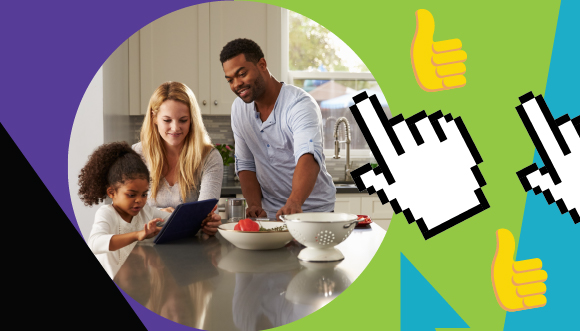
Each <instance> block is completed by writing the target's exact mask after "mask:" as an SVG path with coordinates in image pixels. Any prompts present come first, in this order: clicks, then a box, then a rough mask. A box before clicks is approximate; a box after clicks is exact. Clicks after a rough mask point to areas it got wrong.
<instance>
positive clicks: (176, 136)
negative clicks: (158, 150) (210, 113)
mask: <svg viewBox="0 0 580 331" xmlns="http://www.w3.org/2000/svg"><path fill="white" fill-rule="evenodd" d="M154 121H155V124H156V125H157V131H159V135H161V138H163V140H164V141H165V144H166V146H175V147H180V146H182V145H183V142H184V141H185V137H186V136H187V134H188V133H189V128H190V126H191V123H190V121H191V118H190V117H189V107H188V106H187V105H186V104H184V103H181V102H179V101H175V100H165V102H163V103H162V104H161V106H160V107H159V111H158V112H157V116H156V117H155V120H154Z"/></svg>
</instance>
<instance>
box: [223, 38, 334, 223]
mask: <svg viewBox="0 0 580 331" xmlns="http://www.w3.org/2000/svg"><path fill="white" fill-rule="evenodd" d="M220 61H221V63H222V67H223V70H224V73H225V77H226V80H227V81H228V83H229V84H230V88H231V89H232V91H233V92H234V93H235V94H236V95H237V96H238V98H236V100H235V101H234V103H233V104H232V131H233V133H234V139H235V142H236V148H235V158H236V163H235V166H236V173H237V174H238V177H239V178H240V183H241V185H242V193H243V194H244V197H245V198H246V202H247V204H248V209H247V211H246V215H247V216H248V217H263V216H267V217H276V218H277V217H278V216H280V215H289V214H295V213H301V212H302V211H304V212H329V211H333V210H334V202H335V199H336V188H335V187H334V183H333V182H332V177H331V176H330V174H329V173H328V171H326V165H325V159H324V154H323V153H322V146H323V145H322V139H323V138H322V137H323V133H322V116H321V114H320V109H319V108H318V104H317V103H316V101H314V99H313V98H312V97H311V96H310V95H309V94H308V93H306V92H305V91H304V90H302V89H300V88H297V87H295V86H292V85H287V84H284V83H282V82H279V81H277V80H276V78H274V77H273V76H272V75H271V74H270V71H269V70H268V67H267V65H266V60H265V59H264V53H263V52H262V50H261V48H260V46H258V44H256V43H255V42H253V41H252V40H249V39H236V40H233V41H230V42H229V43H228V44H227V45H225V46H224V48H223V49H222V51H221V54H220Z"/></svg>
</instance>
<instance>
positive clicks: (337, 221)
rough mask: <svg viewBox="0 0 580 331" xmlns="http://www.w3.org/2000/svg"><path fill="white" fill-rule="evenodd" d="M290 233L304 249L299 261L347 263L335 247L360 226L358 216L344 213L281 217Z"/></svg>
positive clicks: (302, 214) (299, 255) (303, 214)
mask: <svg viewBox="0 0 580 331" xmlns="http://www.w3.org/2000/svg"><path fill="white" fill-rule="evenodd" d="M280 219H282V220H283V221H284V223H286V226H287V227H288V231H290V234H292V236H293V237H294V238H295V239H296V240H297V241H298V242H299V243H301V244H302V245H304V246H306V248H305V249H303V250H302V251H300V254H298V259H300V260H302V261H306V262H332V261H342V260H344V255H342V253H341V252H340V251H339V250H338V249H336V248H334V246H336V245H338V244H340V243H341V242H343V241H345V240H346V238H348V236H349V235H350V234H351V232H352V230H353V229H354V227H355V226H356V224H357V223H358V221H357V219H358V216H357V215H354V214H345V213H301V214H292V215H283V216H280Z"/></svg>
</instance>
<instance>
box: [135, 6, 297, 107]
mask: <svg viewBox="0 0 580 331" xmlns="http://www.w3.org/2000/svg"><path fill="white" fill-rule="evenodd" d="M240 17H246V18H247V17H252V19H251V20H247V19H246V20H244V22H243V24H241V23H240V22H241V20H240ZM282 21H283V19H282V9H281V8H280V7H276V6H271V5H266V4H262V3H254V2H213V3H204V4H200V5H196V6H191V7H187V8H184V9H181V10H178V11H175V12H173V13H170V14H168V15H166V16H163V17H161V18H159V19H157V20H156V21H154V22H152V23H150V24H148V25H147V26H145V27H144V28H142V29H141V30H139V31H138V32H137V33H135V34H134V35H133V36H131V37H130V38H129V62H130V64H129V81H130V87H129V91H130V92H129V93H130V96H129V100H130V105H129V109H130V114H131V115H144V114H145V112H146V111H147V105H148V103H149V98H150V97H151V94H152V93H153V91H154V90H155V89H156V88H157V87H158V86H159V85H160V84H161V83H163V82H165V81H169V80H171V81H178V82H182V83H184V84H186V85H187V86H189V87H190V88H191V90H192V91H193V93H194V94H195V96H196V99H197V102H198V104H199V107H200V110H201V113H202V114H212V115H229V114H230V112H231V105H232V102H233V101H234V99H235V98H236V95H235V94H234V93H233V92H232V91H231V90H230V87H229V85H228V83H227V81H226V79H225V77H224V73H223V70H222V65H221V62H220V61H219V54H220V52H221V50H222V48H223V46H225V44H226V43H227V42H229V41H230V40H233V39H236V38H249V39H252V40H254V41H255V42H256V43H258V44H259V45H260V47H261V48H262V50H263V51H264V56H265V58H266V60H267V63H268V68H269V69H270V72H272V74H273V75H274V76H275V77H281V65H280V64H281V58H282V54H281V49H282V47H281V45H282V40H284V38H282V37H283V36H282V30H283V29H282ZM286 40H287V39H286Z"/></svg>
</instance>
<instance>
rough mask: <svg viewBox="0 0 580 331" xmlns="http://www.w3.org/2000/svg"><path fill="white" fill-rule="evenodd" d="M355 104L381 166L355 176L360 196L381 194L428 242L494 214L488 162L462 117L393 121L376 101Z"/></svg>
mask: <svg viewBox="0 0 580 331" xmlns="http://www.w3.org/2000/svg"><path fill="white" fill-rule="evenodd" d="M353 100H354V102H355V105H354V106H352V107H350V110H351V112H352V114H353V116H354V118H355V119H356V121H357V123H358V125H359V127H360V129H361V131H362V133H363V135H364V137H365V139H366V141H367V143H368V144H369V147H370V149H371V151H372V152H373V155H374V156H375V159H376V160H377V163H378V164H379V166H378V167H376V168H374V169H372V168H371V165H370V164H366V165H364V166H362V167H360V168H358V169H356V170H354V171H353V172H351V175H352V178H353V180H354V182H355V183H356V185H357V187H358V189H359V191H363V190H365V189H366V190H367V192H368V193H369V194H373V193H375V192H376V193H377V195H378V196H379V198H380V200H381V202H382V203H383V204H385V203H387V202H390V203H391V207H393V211H394V212H395V213H397V214H398V213H400V212H403V214H404V215H405V217H406V218H407V222H409V224H411V223H413V222H417V225H418V226H419V229H420V230H421V233H423V237H424V238H425V240H427V239H429V238H431V237H433V236H435V235H437V234H439V233H441V232H443V231H445V230H447V229H449V228H451V227H453V226H455V225H457V224H459V223H460V222H462V221H464V220H466V219H468V218H470V217H471V216H474V215H476V214H478V213H480V212H482V211H484V210H485V209H487V208H489V203H488V202H487V199H486V198H485V195H484V194H483V191H482V190H481V188H482V187H483V186H485V184H486V183H485V180H484V178H483V175H482V174H481V172H480V170H479V168H478V166H477V165H478V164H479V163H481V162H483V160H482V158H481V156H480V155H479V152H478V151H477V148H476V147H475V144H474V143H473V140H472V139H471V136H470V135H469V132H467V128H466V127H465V125H464V124H463V120H461V118H460V117H457V118H455V119H454V118H453V117H452V116H451V114H447V115H445V116H443V113H442V112H441V111H438V112H435V113H433V114H431V115H429V116H427V114H426V113H425V111H422V112H419V113H417V114H415V115H413V116H411V117H409V118H407V119H404V118H403V116H402V115H398V116H395V117H393V118H392V119H390V120H389V119H388V118H387V116H386V115H385V112H384V111H383V109H382V107H381V105H380V103H379V101H378V99H377V97H376V96H375V95H372V96H371V97H370V98H369V97H368V95H367V94H366V93H365V92H363V93H361V94H358V95H357V96H355V97H353Z"/></svg>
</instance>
